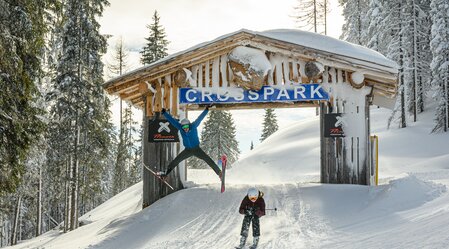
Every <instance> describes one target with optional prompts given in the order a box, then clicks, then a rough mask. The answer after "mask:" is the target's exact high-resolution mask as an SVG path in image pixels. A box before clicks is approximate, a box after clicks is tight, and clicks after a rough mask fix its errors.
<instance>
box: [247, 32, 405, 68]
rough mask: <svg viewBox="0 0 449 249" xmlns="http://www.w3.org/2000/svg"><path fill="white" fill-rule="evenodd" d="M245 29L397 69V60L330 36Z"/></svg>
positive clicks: (256, 33)
mask: <svg viewBox="0 0 449 249" xmlns="http://www.w3.org/2000/svg"><path fill="white" fill-rule="evenodd" d="M245 31H246V32H249V33H252V34H255V35H260V36H265V37H268V38H272V39H276V40H279V41H283V42H289V43H292V44H296V45H300V46H304V47H308V48H313V49H316V50H321V51H325V52H329V53H333V54H338V55H342V56H346V57H352V58H355V59H359V60H362V61H367V62H371V63H376V64H379V65H383V66H386V67H390V68H393V69H397V64H396V62H394V61H392V60H389V59H387V58H386V57H385V56H383V55H382V54H381V53H379V52H376V51H374V50H372V49H369V48H366V47H363V46H360V45H357V44H353V43H349V42H346V41H342V40H338V39H335V38H332V37H330V36H326V35H320V34H317V33H312V32H307V31H302V30H293V29H273V30H267V31H263V32H255V31H250V30H245Z"/></svg>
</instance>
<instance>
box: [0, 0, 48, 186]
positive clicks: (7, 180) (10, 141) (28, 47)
mask: <svg viewBox="0 0 449 249" xmlns="http://www.w3.org/2000/svg"><path fill="white" fill-rule="evenodd" d="M48 5H49V1H45V0H43V1H39V2H36V1H0V30H1V33H2V34H1V35H0V58H1V62H0V89H1V91H0V141H1V143H0V195H2V194H5V193H11V192H13V191H14V190H15V189H16V188H17V186H18V185H19V183H20V181H21V178H22V176H23V175H24V173H25V164H24V162H25V158H26V156H27V153H28V150H29V148H30V147H31V146H32V144H33V143H34V142H35V141H36V140H37V139H38V136H39V134H40V133H41V132H42V131H43V123H42V121H41V120H40V118H39V116H40V115H41V114H42V113H43V110H41V109H39V108H38V107H37V106H36V105H35V104H34V103H33V102H34V100H35V99H36V98H37V97H39V95H40V92H39V90H38V88H37V87H36V83H37V82H38V78H39V77H40V76H41V73H40V71H41V69H40V67H41V61H40V59H39V58H40V56H42V51H43V47H44V34H45V32H46V25H45V22H44V21H45V20H44V18H45V16H44V15H43V13H44V12H45V11H46V8H47V7H48Z"/></svg>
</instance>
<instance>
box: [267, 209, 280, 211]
mask: <svg viewBox="0 0 449 249" xmlns="http://www.w3.org/2000/svg"><path fill="white" fill-rule="evenodd" d="M266 210H274V211H278V209H277V208H265V211H266Z"/></svg>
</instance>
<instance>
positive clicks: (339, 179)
mask: <svg viewBox="0 0 449 249" xmlns="http://www.w3.org/2000/svg"><path fill="white" fill-rule="evenodd" d="M286 32H287V33H288V35H286ZM279 33H280V34H281V35H276V34H277V33H276V31H269V32H253V31H249V30H241V31H238V32H235V33H231V34H228V35H225V36H222V37H220V38H218V39H216V40H213V41H211V42H207V43H203V44H201V45H199V46H196V47H193V48H191V49H188V50H185V51H182V52H180V53H177V54H174V55H171V56H168V57H167V58H165V59H162V60H160V61H157V62H155V63H153V64H151V65H148V66H146V67H143V68H140V69H138V70H135V71H133V72H130V73H127V74H125V75H122V76H120V77H118V78H115V79H112V80H110V81H108V82H106V83H105V84H104V88H105V89H106V90H107V91H108V93H110V94H114V95H118V96H120V98H121V99H123V100H125V101H128V102H130V103H131V104H132V105H134V106H136V107H138V108H140V109H142V110H143V113H144V115H143V123H144V128H145V129H144V130H145V132H144V138H143V141H144V142H143V163H145V164H147V165H154V166H155V167H158V168H160V169H163V168H164V167H165V166H166V165H167V164H168V162H169V161H170V160H171V159H172V158H171V157H172V156H171V155H173V154H176V153H177V152H178V151H179V150H180V149H181V148H180V146H181V145H180V144H174V143H148V142H147V141H148V129H147V123H148V120H151V119H153V118H155V117H157V116H158V115H159V113H160V111H161V109H162V108H165V109H169V110H170V111H171V113H172V115H174V116H176V117H178V118H184V117H186V116H187V113H188V111H189V110H197V109H201V108H202V106H201V103H200V104H185V105H180V104H179V89H180V88H184V87H190V88H195V89H203V90H204V89H206V90H208V89H209V90H211V91H217V89H221V90H224V91H226V90H232V89H235V88H241V87H244V88H251V87H252V85H256V84H252V83H255V82H256V81H257V82H259V84H258V85H259V86H272V87H275V88H276V87H277V88H278V87H292V86H295V85H298V84H311V83H318V84H321V85H322V86H323V88H324V89H326V90H327V91H329V94H330V95H331V96H330V99H329V101H315V100H308V101H295V100H292V101H288V102H265V103H232V104H229V103H221V104H220V103H219V104H217V108H219V109H220V108H222V109H227V110H230V109H255V108H286V107H304V106H307V107H310V106H316V107H319V108H320V113H321V122H320V127H321V131H322V132H321V182H322V183H350V184H364V185H370V184H372V182H373V174H372V172H373V171H372V166H373V165H371V160H370V158H371V155H370V153H371V152H370V151H371V150H370V149H369V148H370V144H369V136H370V130H369V106H370V105H373V104H375V105H379V106H384V107H387V108H391V107H392V104H394V102H395V97H396V91H397V69H396V67H395V64H394V63H393V62H391V61H389V60H387V59H385V58H384V57H383V56H381V55H379V54H376V53H375V52H373V51H371V50H369V49H366V48H361V47H355V46H353V45H351V44H349V43H346V42H342V41H338V40H336V39H333V38H329V37H326V36H321V35H317V34H313V33H309V32H303V31H294V30H290V31H288V30H280V31H279ZM292 37H296V38H297V39H298V41H300V42H297V43H296V42H294V41H295V40H294V39H293V40H292ZM316 37H318V38H319V39H320V40H324V41H328V42H329V44H333V45H338V46H342V47H344V49H341V50H339V49H333V48H332V46H329V49H328V48H327V47H326V46H322V47H319V46H318V47H317V46H315V45H314V44H311V46H310V47H309V46H306V45H307V44H306V45H304V43H302V42H301V41H302V40H307V39H309V40H310V39H312V38H316ZM312 40H313V39H312ZM242 47H243V48H249V49H254V50H259V51H261V52H262V54H263V55H264V56H266V60H267V61H268V63H269V65H270V70H269V72H268V73H267V74H266V75H260V74H259V75H258V74H257V73H251V72H249V71H250V70H249V67H250V65H245V64H244V63H242V64H241V65H239V64H238V62H237V64H236V62H235V61H233V60H232V59H230V56H229V55H230V54H231V53H232V52H233V51H235V49H237V48H242ZM333 50H336V52H335V51H333ZM342 51H347V53H346V54H345V53H343V52H342ZM351 51H354V54H355V55H354V54H353V53H351ZM360 54H362V56H360ZM367 54H368V55H370V56H372V59H373V61H370V60H367V58H370V57H369V56H366V55H367ZM310 63H317V65H319V67H322V70H318V71H319V72H318V73H316V74H310V73H309V71H307V70H306V68H307V66H306V65H308V64H310ZM245 69H246V70H247V71H245ZM237 71H238V73H237ZM312 71H313V70H312ZM245 73H246V76H245V77H242V76H241V75H242V74H245ZM356 74H357V75H359V76H360V75H362V77H357V78H356V77H354V75H356ZM245 79H249V82H248V83H249V84H248V85H245V84H244V83H245V82H242V80H245ZM328 113H345V114H346V115H348V116H351V117H352V118H354V119H355V120H360V121H361V122H358V123H357V124H347V125H348V127H346V128H347V129H348V131H351V132H348V135H349V137H348V136H347V137H345V138H327V137H324V135H323V127H324V119H323V117H324V114H328ZM355 125H357V127H355ZM351 126H353V128H354V127H355V128H356V129H352V128H351ZM353 130H356V131H357V132H352V131H353ZM143 172H144V174H143V181H144V196H143V207H146V206H148V205H150V204H151V203H153V202H154V201H156V200H157V199H159V198H161V197H163V196H165V195H167V194H169V193H170V191H169V190H168V189H166V188H165V187H164V186H163V185H162V184H161V183H160V181H158V180H155V179H154V178H153V177H152V176H151V175H150V174H149V173H148V172H147V171H145V170H144V171H143ZM185 177H186V172H185V168H184V167H177V169H176V172H175V177H171V184H173V185H174V186H175V191H176V190H178V189H181V188H182V187H183V185H182V182H183V181H184V180H185Z"/></svg>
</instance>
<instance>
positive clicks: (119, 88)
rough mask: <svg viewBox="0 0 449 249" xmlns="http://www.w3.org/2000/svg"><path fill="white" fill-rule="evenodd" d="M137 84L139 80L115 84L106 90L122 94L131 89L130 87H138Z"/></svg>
mask: <svg viewBox="0 0 449 249" xmlns="http://www.w3.org/2000/svg"><path fill="white" fill-rule="evenodd" d="M137 84H138V82H137V80H133V81H128V82H124V83H118V84H117V85H113V86H111V87H108V88H106V91H107V92H108V93H109V94H120V93H122V92H125V91H129V88H133V87H136V86H137Z"/></svg>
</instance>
